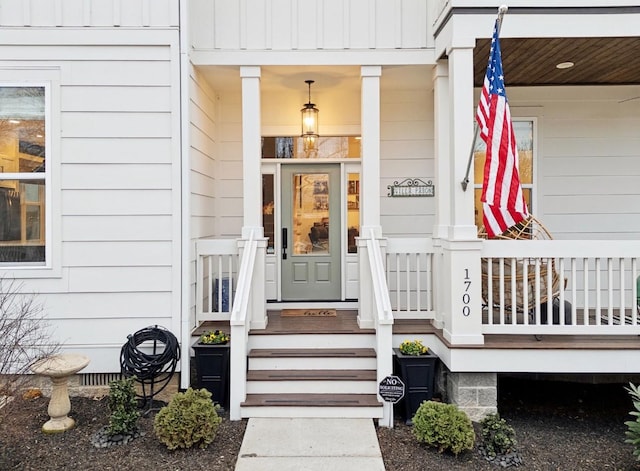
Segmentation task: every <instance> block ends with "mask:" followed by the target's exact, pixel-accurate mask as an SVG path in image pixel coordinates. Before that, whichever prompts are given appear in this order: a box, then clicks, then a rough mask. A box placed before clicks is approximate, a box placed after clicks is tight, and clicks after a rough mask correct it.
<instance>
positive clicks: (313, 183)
mask: <svg viewBox="0 0 640 471" xmlns="http://www.w3.org/2000/svg"><path fill="white" fill-rule="evenodd" d="M281 177H282V185H281V188H282V199H281V201H282V255H281V256H282V300H283V301H329V300H339V299H340V294H341V292H340V287H341V280H340V254H341V248H340V166H339V165H337V164H309V165H283V166H282V174H281Z"/></svg>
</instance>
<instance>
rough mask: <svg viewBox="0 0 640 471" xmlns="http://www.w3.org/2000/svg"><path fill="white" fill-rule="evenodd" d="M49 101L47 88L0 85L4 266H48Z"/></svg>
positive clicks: (0, 250)
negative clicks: (46, 111) (46, 260)
mask: <svg viewBox="0 0 640 471" xmlns="http://www.w3.org/2000/svg"><path fill="white" fill-rule="evenodd" d="M47 100H48V90H47V87H46V86H44V85H41V86H17V85H6V84H0V266H3V265H16V264H31V265H44V264H45V246H46V231H45V229H46V217H45V215H46V211H45V210H46V185H47V181H46V180H47V175H48V170H47V166H46V154H47V145H46V142H47V123H46V120H45V109H46V103H47Z"/></svg>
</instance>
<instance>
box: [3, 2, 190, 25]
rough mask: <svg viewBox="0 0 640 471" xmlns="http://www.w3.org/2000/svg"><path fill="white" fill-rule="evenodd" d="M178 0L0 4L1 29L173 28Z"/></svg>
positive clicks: (176, 16) (175, 21) (176, 15)
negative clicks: (69, 27) (42, 27)
mask: <svg viewBox="0 0 640 471" xmlns="http://www.w3.org/2000/svg"><path fill="white" fill-rule="evenodd" d="M178 17H179V14H178V0H127V1H121V0H0V26H122V27H132V26H149V27H157V26H163V27H166V26H176V25H177V24H178Z"/></svg>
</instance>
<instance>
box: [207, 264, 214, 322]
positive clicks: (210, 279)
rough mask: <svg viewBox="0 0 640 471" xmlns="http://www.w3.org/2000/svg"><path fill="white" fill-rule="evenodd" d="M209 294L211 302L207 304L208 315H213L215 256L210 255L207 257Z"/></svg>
mask: <svg viewBox="0 0 640 471" xmlns="http://www.w3.org/2000/svg"><path fill="white" fill-rule="evenodd" d="M207 258H208V260H207V273H208V275H207V280H208V281H207V293H209V302H208V303H207V304H208V306H209V309H208V310H207V314H211V313H213V258H214V255H209V257H207Z"/></svg>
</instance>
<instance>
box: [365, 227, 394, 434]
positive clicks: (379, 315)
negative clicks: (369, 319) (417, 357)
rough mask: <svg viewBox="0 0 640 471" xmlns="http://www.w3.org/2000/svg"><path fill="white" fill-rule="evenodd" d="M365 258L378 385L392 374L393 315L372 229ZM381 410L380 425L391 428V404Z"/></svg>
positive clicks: (379, 253)
mask: <svg viewBox="0 0 640 471" xmlns="http://www.w3.org/2000/svg"><path fill="white" fill-rule="evenodd" d="M367 256H368V259H369V268H370V270H369V272H370V275H371V284H372V288H373V290H372V291H373V294H374V305H373V308H374V311H375V312H374V316H373V321H374V323H375V329H376V352H377V380H378V383H380V382H381V381H382V380H383V379H384V378H386V377H387V376H388V375H390V374H391V373H392V372H393V357H392V356H391V352H392V348H393V315H392V313H391V301H390V299H389V290H388V288H387V281H386V279H385V271H384V265H383V262H382V251H381V249H380V241H379V240H377V239H376V237H375V232H374V231H373V229H372V230H371V234H370V238H369V239H367ZM383 408H384V409H383V417H382V419H380V425H381V426H383V427H393V407H392V405H391V403H389V402H385V403H384V406H383Z"/></svg>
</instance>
